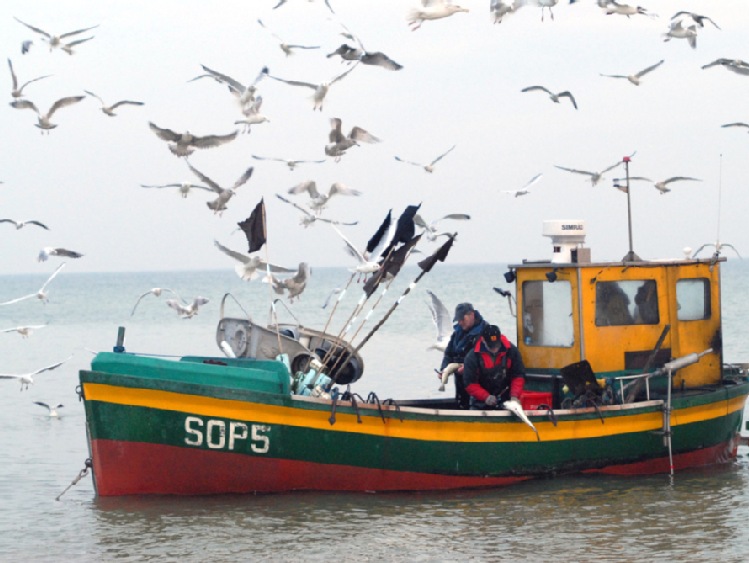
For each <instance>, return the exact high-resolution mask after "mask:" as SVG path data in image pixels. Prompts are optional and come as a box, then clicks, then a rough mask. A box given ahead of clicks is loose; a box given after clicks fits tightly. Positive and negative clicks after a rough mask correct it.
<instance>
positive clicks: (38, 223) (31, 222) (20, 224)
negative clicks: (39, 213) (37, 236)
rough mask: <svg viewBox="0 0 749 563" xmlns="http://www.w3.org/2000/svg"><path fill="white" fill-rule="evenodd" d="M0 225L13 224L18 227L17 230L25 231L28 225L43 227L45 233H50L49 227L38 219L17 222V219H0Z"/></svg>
mask: <svg viewBox="0 0 749 563" xmlns="http://www.w3.org/2000/svg"><path fill="white" fill-rule="evenodd" d="M0 223H13V224H14V225H15V226H16V230H18V229H23V228H24V227H25V226H26V225H36V226H37V227H41V228H42V229H44V230H45V231H49V227H48V226H47V225H45V224H44V223H42V222H41V221H37V220H36V219H27V220H26V221H16V220H15V219H0Z"/></svg>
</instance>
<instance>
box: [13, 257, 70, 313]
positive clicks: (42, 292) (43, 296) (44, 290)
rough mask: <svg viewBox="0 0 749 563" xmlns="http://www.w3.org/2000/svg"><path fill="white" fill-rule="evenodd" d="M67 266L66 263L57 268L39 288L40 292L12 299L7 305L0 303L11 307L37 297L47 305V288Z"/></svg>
mask: <svg viewBox="0 0 749 563" xmlns="http://www.w3.org/2000/svg"><path fill="white" fill-rule="evenodd" d="M64 266H65V262H63V263H62V264H60V265H59V266H57V269H56V270H55V271H54V272H52V275H51V276H49V278H47V281H46V282H44V285H42V287H40V288H39V291H37V292H36V293H29V294H28V295H24V296H23V297H17V298H16V299H11V300H10V301H6V302H5V303H0V305H10V304H12V303H18V302H19V301H24V300H25V299H31V298H32V297H36V298H37V299H39V300H40V301H41V302H42V303H46V302H47V301H48V299H47V286H48V285H49V283H50V282H51V281H52V280H53V279H54V278H55V276H56V275H57V273H58V272H59V271H60V270H62V268H63V267H64Z"/></svg>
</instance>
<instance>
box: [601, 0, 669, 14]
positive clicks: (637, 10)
mask: <svg viewBox="0 0 749 563" xmlns="http://www.w3.org/2000/svg"><path fill="white" fill-rule="evenodd" d="M599 6H601V7H602V8H603V11H604V12H605V13H606V15H607V16H610V15H611V14H620V15H622V16H627V17H630V16H636V15H642V16H648V17H649V18H652V17H657V16H656V15H655V14H651V13H649V12H648V11H647V10H646V9H645V8H643V7H642V6H630V5H629V4H620V3H619V2H616V1H615V0H606V3H605V4H601V3H599Z"/></svg>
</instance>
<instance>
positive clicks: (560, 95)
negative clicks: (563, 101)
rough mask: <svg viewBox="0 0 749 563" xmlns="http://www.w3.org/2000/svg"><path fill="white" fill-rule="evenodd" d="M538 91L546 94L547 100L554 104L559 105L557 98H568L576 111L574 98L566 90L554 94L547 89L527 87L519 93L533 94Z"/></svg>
mask: <svg viewBox="0 0 749 563" xmlns="http://www.w3.org/2000/svg"><path fill="white" fill-rule="evenodd" d="M536 90H538V91H540V92H546V93H547V94H548V95H549V98H550V99H551V101H552V102H554V103H555V104H558V103H559V98H569V99H570V101H571V102H572V105H573V106H575V109H577V102H576V101H575V98H574V97H573V96H572V93H571V92H569V91H568V90H565V91H564V92H558V93H556V94H555V93H554V92H552V91H551V90H549V89H548V88H544V87H543V86H528V87H527V88H523V89H522V90H521V92H533V91H536Z"/></svg>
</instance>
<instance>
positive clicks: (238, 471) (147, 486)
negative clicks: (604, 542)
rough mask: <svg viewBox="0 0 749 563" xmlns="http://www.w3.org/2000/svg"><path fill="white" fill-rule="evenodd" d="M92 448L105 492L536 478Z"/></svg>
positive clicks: (139, 447) (456, 484)
mask: <svg viewBox="0 0 749 563" xmlns="http://www.w3.org/2000/svg"><path fill="white" fill-rule="evenodd" d="M91 453H92V458H93V460H94V476H95V478H96V492H97V493H98V494H99V495H100V496H117V495H140V494H162V495H163V494H166V495H211V494H226V493H253V492H287V491H300V490H301V491H303V490H315V491H435V490H449V489H470V488H481V487H501V486H505V485H511V484H513V483H518V482H520V481H525V480H527V479H530V477H518V476H508V477H459V476H449V475H435V474H426V473H414V472H408V471H389V470H384V469H370V468H365V467H352V466H345V465H335V464H321V463H311V462H304V461H295V460H287V459H272V458H258V457H248V456H245V455H240V454H235V453H226V452H215V451H210V450H195V449H188V448H179V447H175V446H164V445H157V444H147V443H143V442H121V441H114V440H93V441H92V442H91ZM156 459H157V460H159V463H158V464H155V463H154V462H153V461H154V460H156Z"/></svg>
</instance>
